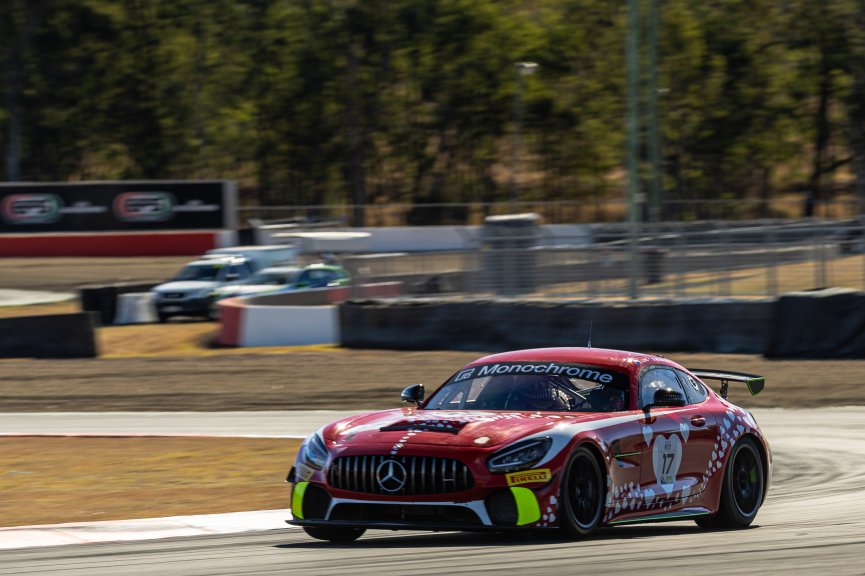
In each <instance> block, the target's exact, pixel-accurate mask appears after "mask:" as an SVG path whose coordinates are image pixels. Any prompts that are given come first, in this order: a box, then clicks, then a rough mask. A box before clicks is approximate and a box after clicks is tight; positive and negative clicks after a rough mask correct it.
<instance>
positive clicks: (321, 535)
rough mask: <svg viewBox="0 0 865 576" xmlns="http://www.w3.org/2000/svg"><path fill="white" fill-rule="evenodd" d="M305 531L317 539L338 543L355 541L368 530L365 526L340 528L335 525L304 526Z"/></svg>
mask: <svg viewBox="0 0 865 576" xmlns="http://www.w3.org/2000/svg"><path fill="white" fill-rule="evenodd" d="M303 531H304V532H306V533H307V534H309V535H310V536H312V537H313V538H315V539H316V540H327V541H328V542H336V543H346V542H354V541H355V540H357V539H358V538H360V537H361V536H362V535H363V533H364V532H366V530H364V529H363V528H339V527H335V526H334V527H331V526H304V528H303Z"/></svg>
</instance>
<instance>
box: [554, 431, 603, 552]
mask: <svg viewBox="0 0 865 576" xmlns="http://www.w3.org/2000/svg"><path fill="white" fill-rule="evenodd" d="M561 495H562V498H561V500H562V506H563V514H562V517H561V523H562V525H561V529H562V531H563V532H564V533H565V534H566V535H567V536H569V537H571V538H575V537H582V536H588V535H589V534H591V533H592V532H593V531H594V530H595V528H597V527H598V524H600V522H601V515H602V513H603V509H604V506H603V504H604V479H603V475H602V473H601V465H600V464H599V463H598V459H597V458H595V455H594V454H592V452H591V451H589V449H588V448H584V447H581V448H577V449H576V450H575V451H574V453H573V455H572V456H571V459H570V462H569V463H568V467H567V469H566V470H565V475H564V477H563V478H562V488H561Z"/></svg>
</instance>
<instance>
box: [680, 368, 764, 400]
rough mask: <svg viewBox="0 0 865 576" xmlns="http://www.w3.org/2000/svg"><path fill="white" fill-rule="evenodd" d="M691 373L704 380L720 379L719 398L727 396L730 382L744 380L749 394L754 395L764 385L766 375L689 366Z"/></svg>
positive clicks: (761, 389) (760, 390)
mask: <svg viewBox="0 0 865 576" xmlns="http://www.w3.org/2000/svg"><path fill="white" fill-rule="evenodd" d="M689 370H690V371H691V374H693V375H694V376H696V377H697V378H701V379H704V380H720V381H721V398H726V397H727V387H728V385H729V384H730V382H744V383H745V386H747V387H748V392H750V393H751V396H756V395H757V394H759V393H760V392H762V391H763V388H764V387H765V386H766V377H765V376H757V375H756V374H745V373H744V372H730V371H729V370H711V369H708V368H689Z"/></svg>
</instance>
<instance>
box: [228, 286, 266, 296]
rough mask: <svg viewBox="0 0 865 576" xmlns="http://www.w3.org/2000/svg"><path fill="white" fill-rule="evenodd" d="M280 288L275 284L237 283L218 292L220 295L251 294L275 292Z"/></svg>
mask: <svg viewBox="0 0 865 576" xmlns="http://www.w3.org/2000/svg"><path fill="white" fill-rule="evenodd" d="M278 289H279V287H278V286H274V285H273V284H236V285H234V286H230V287H227V288H220V289H219V290H217V291H216V293H217V294H218V295H220V296H228V295H231V296H246V295H249V294H263V293H265V292H274V291H276V290H278Z"/></svg>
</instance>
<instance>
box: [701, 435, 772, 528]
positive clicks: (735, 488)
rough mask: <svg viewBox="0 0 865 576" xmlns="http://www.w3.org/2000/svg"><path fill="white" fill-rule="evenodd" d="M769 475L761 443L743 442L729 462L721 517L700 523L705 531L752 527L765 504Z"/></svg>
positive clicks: (719, 511)
mask: <svg viewBox="0 0 865 576" xmlns="http://www.w3.org/2000/svg"><path fill="white" fill-rule="evenodd" d="M764 489H765V475H764V473H763V459H762V458H761V457H760V449H759V448H758V447H757V443H756V442H755V441H754V440H753V439H752V438H750V437H747V436H746V437H745V438H742V439H741V440H739V441H738V442H737V443H736V445H735V446H733V450H732V451H731V452H730V457H729V459H728V460H727V468H726V470H725V471H724V480H723V485H722V487H721V502H720V504H719V506H718V513H717V514H715V515H714V516H711V517H703V518H700V519H698V520H697V521H696V522H697V524H698V525H699V526H702V527H703V528H745V527H746V526H750V525H751V522H753V521H754V518H756V517H757V512H758V511H759V510H760V506H761V505H762V504H763V492H764Z"/></svg>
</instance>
